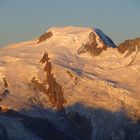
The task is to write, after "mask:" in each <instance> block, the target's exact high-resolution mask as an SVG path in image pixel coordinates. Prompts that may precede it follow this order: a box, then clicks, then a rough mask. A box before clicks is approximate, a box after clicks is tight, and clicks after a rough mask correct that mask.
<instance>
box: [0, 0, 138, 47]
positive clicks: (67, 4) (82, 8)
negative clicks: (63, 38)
mask: <svg viewBox="0 0 140 140" xmlns="http://www.w3.org/2000/svg"><path fill="white" fill-rule="evenodd" d="M139 7H140V0H0V46H4V45H7V44H11V43H15V42H20V41H25V40H30V39H33V38H35V37H37V36H39V35H40V34H42V33H44V32H45V31H46V30H47V29H49V28H50V27H52V26H68V25H72V26H85V27H86V26H87V27H96V28H100V29H101V30H103V31H104V32H105V33H106V34H107V35H108V36H110V37H111V38H112V39H113V41H114V42H115V43H120V42H122V41H124V40H125V39H129V38H135V37H140V8H139Z"/></svg>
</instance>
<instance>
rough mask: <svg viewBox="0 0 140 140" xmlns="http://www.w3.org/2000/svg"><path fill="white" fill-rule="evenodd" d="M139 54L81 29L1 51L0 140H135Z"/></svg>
mask: <svg viewBox="0 0 140 140" xmlns="http://www.w3.org/2000/svg"><path fill="white" fill-rule="evenodd" d="M139 48H140V39H139V38H137V39H135V40H127V41H125V42H124V43H121V44H120V45H119V46H116V45H115V44H114V43H113V41H112V40H111V39H110V38H109V37H108V36H107V35H105V34H104V33H103V32H102V31H101V30H100V29H96V28H95V29H91V28H83V27H61V28H60V27H59V28H57V27H55V28H50V29H49V30H48V31H47V32H46V33H44V34H43V35H41V36H40V37H39V38H37V39H34V40H32V41H27V42H22V43H18V44H12V45H9V46H7V47H4V48H1V49H0V108H1V113H0V139H1V140H17V139H21V140H22V139H23V140H28V139H29V140H32V139H33V140H138V139H140V123H139V119H140V108H139V106H140V86H139V83H140V53H139Z"/></svg>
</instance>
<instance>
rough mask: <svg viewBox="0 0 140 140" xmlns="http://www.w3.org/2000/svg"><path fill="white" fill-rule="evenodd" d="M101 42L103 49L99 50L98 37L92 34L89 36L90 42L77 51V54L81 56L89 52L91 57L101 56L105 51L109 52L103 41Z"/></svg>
mask: <svg viewBox="0 0 140 140" xmlns="http://www.w3.org/2000/svg"><path fill="white" fill-rule="evenodd" d="M99 41H100V43H102V45H103V46H102V47H101V48H98V44H97V41H96V35H95V34H94V33H93V32H91V33H90V34H89V41H88V42H87V43H86V44H85V45H83V46H82V47H81V48H80V49H79V50H78V51H77V54H78V55H80V54H84V53H86V52H88V53H89V54H90V55H91V56H98V55H100V54H101V53H102V52H103V51H105V50H107V47H108V46H107V45H106V44H105V43H104V42H103V41H102V40H101V39H100V40H99Z"/></svg>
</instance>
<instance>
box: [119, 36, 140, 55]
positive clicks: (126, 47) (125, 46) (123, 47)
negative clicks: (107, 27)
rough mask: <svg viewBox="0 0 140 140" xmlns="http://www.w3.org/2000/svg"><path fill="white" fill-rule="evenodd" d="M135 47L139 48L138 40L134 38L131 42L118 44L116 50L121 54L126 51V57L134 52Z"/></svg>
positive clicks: (139, 42)
mask: <svg viewBox="0 0 140 140" xmlns="http://www.w3.org/2000/svg"><path fill="white" fill-rule="evenodd" d="M136 47H138V48H140V38H136V39H133V40H126V41H124V42H123V43H121V44H119V45H118V47H117V49H118V51H119V52H120V53H121V54H123V53H125V52H126V51H128V52H127V56H128V55H130V54H131V53H132V52H134V51H135V50H136Z"/></svg>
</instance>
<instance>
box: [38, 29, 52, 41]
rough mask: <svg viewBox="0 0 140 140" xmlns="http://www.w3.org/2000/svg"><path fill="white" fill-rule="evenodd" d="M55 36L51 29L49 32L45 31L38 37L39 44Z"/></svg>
mask: <svg viewBox="0 0 140 140" xmlns="http://www.w3.org/2000/svg"><path fill="white" fill-rule="evenodd" d="M52 36H53V34H52V32H51V31H49V32H47V33H44V34H43V35H41V36H40V37H39V39H38V42H37V44H39V43H41V42H44V41H45V40H47V39H49V38H51V37H52Z"/></svg>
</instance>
